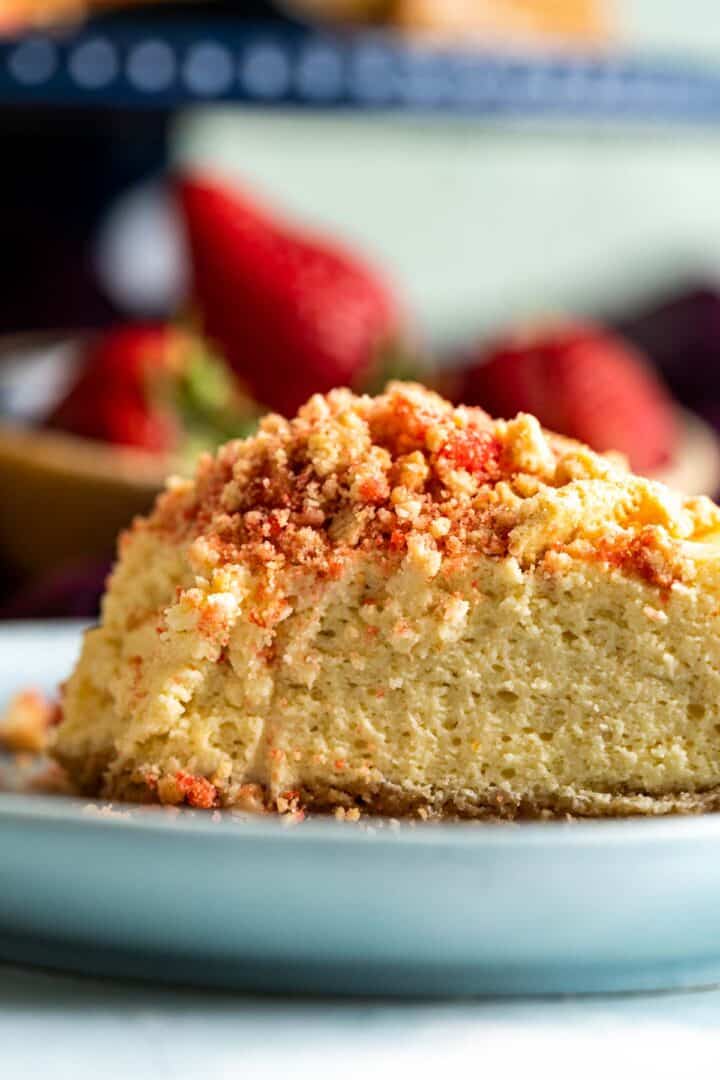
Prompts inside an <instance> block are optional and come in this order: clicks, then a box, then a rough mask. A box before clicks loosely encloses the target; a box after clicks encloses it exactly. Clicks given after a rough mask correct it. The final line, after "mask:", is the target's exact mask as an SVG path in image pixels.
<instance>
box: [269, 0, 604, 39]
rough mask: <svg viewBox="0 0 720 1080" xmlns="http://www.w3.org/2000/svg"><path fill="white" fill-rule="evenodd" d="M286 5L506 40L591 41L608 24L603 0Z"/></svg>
mask: <svg viewBox="0 0 720 1080" xmlns="http://www.w3.org/2000/svg"><path fill="white" fill-rule="evenodd" d="M288 6H289V7H292V8H293V9H294V10H295V11H298V12H300V13H301V14H303V15H307V16H309V17H311V18H326V19H348V20H356V21H367V20H377V19H383V20H385V21H388V22H391V23H396V24H398V25H400V26H402V27H404V28H406V29H409V30H424V31H434V32H438V33H449V34H451V35H452V34H460V33H463V34H464V33H467V32H470V33H473V34H478V35H480V36H483V37H489V38H493V39H499V40H507V41H511V42H512V41H514V40H516V39H519V40H527V39H528V38H530V39H532V38H538V37H539V38H551V39H552V38H555V39H559V40H571V41H577V40H578V39H580V40H582V41H584V42H587V41H596V40H600V39H602V38H604V37H605V35H606V33H607V30H608V25H609V20H608V11H607V8H608V5H607V3H606V0H292V2H289V3H288Z"/></svg>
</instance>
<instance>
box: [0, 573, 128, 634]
mask: <svg viewBox="0 0 720 1080" xmlns="http://www.w3.org/2000/svg"><path fill="white" fill-rule="evenodd" d="M110 566H111V563H110V560H104V559H103V560H92V561H84V562H82V563H74V564H73V565H72V566H66V567H63V568H62V569H60V570H55V571H53V572H52V573H51V574H48V575H47V576H46V577H43V578H40V579H37V580H35V581H33V582H31V583H29V584H26V585H24V586H23V587H21V588H19V589H18V590H17V591H16V592H15V593H14V594H13V595H12V596H11V597H10V600H9V601H7V602H6V603H4V604H3V605H2V607H0V619H55V618H63V617H78V618H79V617H88V618H92V617H93V616H95V615H97V613H98V611H99V610H100V597H101V596H102V593H103V591H104V588H105V579H106V578H107V575H108V573H109V571H110Z"/></svg>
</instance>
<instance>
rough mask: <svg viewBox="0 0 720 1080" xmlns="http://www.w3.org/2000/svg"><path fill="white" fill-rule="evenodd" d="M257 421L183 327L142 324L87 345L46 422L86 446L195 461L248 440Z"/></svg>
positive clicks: (231, 383)
mask: <svg viewBox="0 0 720 1080" xmlns="http://www.w3.org/2000/svg"><path fill="white" fill-rule="evenodd" d="M254 419H255V411H254V408H253V406H252V403H250V401H249V399H248V398H246V397H245V396H244V395H243V394H242V392H241V390H240V388H239V386H237V385H236V383H235V380H234V378H233V377H232V376H231V375H230V374H229V373H228V371H227V369H226V368H225V367H224V365H223V363H222V362H221V361H220V360H218V359H217V357H215V356H213V355H212V354H211V353H209V352H208V350H207V348H206V347H205V346H204V345H203V343H201V342H200V341H198V340H197V339H196V338H195V337H193V336H192V335H191V334H190V333H188V332H187V331H185V330H183V329H181V328H180V327H176V326H171V325H161V324H158V325H153V324H141V325H131V326H121V327H118V328H116V329H113V330H110V331H108V332H106V333H105V334H103V335H101V336H100V337H98V338H95V339H94V340H92V341H91V342H90V343H89V345H88V347H87V350H86V352H85V354H84V356H82V358H81V362H80V368H79V373H78V376H77V378H76V380H75V382H74V384H73V385H72V386H71V388H70V390H69V392H68V393H67V395H66V396H65V398H64V399H63V400H62V401H61V402H60V403H59V404H58V405H57V406H56V407H55V409H54V410H53V412H52V414H51V416H50V417H49V418H48V420H47V421H46V423H47V425H48V426H49V427H54V428H59V429H61V430H63V431H69V432H72V433H73V434H75V435H81V436H83V437H84V438H87V439H99V440H101V441H102V442H108V443H113V444H116V445H120V446H134V447H137V448H139V449H142V450H147V451H150V452H153V453H172V454H176V455H177V454H187V455H188V457H193V456H195V455H196V454H197V452H199V450H201V449H206V448H208V449H210V448H213V447H214V446H216V445H217V444H218V443H220V442H223V441H225V440H226V439H228V438H232V437H233V436H235V435H243V434H246V433H247V430H248V427H249V426H254Z"/></svg>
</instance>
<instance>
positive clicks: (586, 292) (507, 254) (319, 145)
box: [176, 110, 720, 340]
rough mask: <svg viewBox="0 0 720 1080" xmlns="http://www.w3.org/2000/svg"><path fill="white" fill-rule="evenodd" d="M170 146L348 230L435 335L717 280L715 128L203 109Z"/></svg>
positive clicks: (719, 192) (719, 138)
mask: <svg viewBox="0 0 720 1080" xmlns="http://www.w3.org/2000/svg"><path fill="white" fill-rule="evenodd" d="M176 153H177V156H178V158H179V159H181V160H185V161H194V162H200V163H203V164H204V165H206V166H207V165H210V166H211V167H212V168H214V169H217V170H220V171H223V172H226V173H228V174H229V175H232V176H237V177H239V178H244V179H245V181H246V182H247V183H248V184H252V185H254V186H255V187H256V188H257V189H258V190H259V191H260V192H262V193H265V195H266V196H267V197H268V198H275V199H277V202H278V204H279V205H280V206H286V207H287V208H288V209H289V210H295V211H297V212H298V213H299V214H301V215H303V216H305V217H306V218H308V219H311V220H313V221H317V222H319V223H322V224H324V225H327V226H328V227H329V228H330V229H337V231H338V232H339V233H340V234H342V235H344V236H345V237H347V238H349V239H350V240H351V241H355V242H357V244H358V245H359V246H360V247H361V248H363V249H364V250H365V251H367V252H368V253H369V254H371V255H374V256H375V257H376V258H377V259H378V261H379V262H380V264H381V265H383V264H384V265H386V266H387V267H388V269H389V271H390V272H391V273H393V274H394V275H395V277H396V279H397V280H398V281H399V282H400V283H401V284H402V285H403V286H404V288H405V292H406V294H407V295H408V297H409V300H410V302H411V305H412V307H413V309H414V310H415V311H417V312H418V313H419V314H420V316H421V319H422V321H423V323H424V324H425V325H426V326H427V327H428V329H429V331H430V333H431V335H432V336H433V337H435V338H436V339H443V340H454V339H456V338H459V337H462V336H463V335H465V334H466V333H468V332H471V331H473V330H475V329H476V328H477V329H482V328H484V327H487V326H489V325H493V324H496V323H498V322H503V321H505V320H506V319H508V318H511V317H515V316H517V315H531V314H535V313H542V312H547V311H548V310H550V311H552V310H557V309H568V308H569V309H571V310H577V311H583V310H587V311H589V312H601V311H602V309H603V308H604V307H612V306H613V305H615V304H617V303H620V302H622V301H623V300H625V299H626V298H627V297H629V296H643V295H645V294H648V293H651V292H652V291H653V289H655V287H656V286H658V285H663V284H665V283H672V282H674V281H677V280H680V279H681V278H682V277H683V276H684V275H687V274H690V273H692V272H693V271H696V270H702V269H706V270H707V271H709V272H711V273H713V274H715V273H717V274H718V278H719V279H720V132H718V134H713V133H710V132H699V131H695V132H688V131H680V130H678V131H676V132H673V133H667V132H661V131H656V132H650V131H646V132H641V131H638V130H628V131H625V132H624V133H617V132H616V133H613V132H611V131H609V130H605V131H600V130H597V129H596V130H595V132H594V133H588V132H587V131H586V132H582V131H575V132H573V131H570V130H564V131H563V130H556V131H555V132H545V133H539V132H528V131H525V132H523V131H522V130H521V129H516V130H515V131H509V130H507V129H505V128H497V129H493V128H492V127H488V126H483V125H479V124H477V123H474V122H448V121H447V120H439V119H438V120H437V122H428V121H427V120H426V121H420V120H416V121H412V120H401V119H383V120H381V119H377V118H375V119H365V118H359V117H357V116H353V117H347V118H339V117H334V118H333V117H329V116H312V117H309V116H308V115H307V114H297V115H288V114H285V115H282V116H279V115H277V114H273V115H272V116H270V115H264V114H262V113H248V112H241V111H234V110H228V111H225V112H223V111H216V110H211V111H207V112H198V113H194V114H188V115H187V116H186V117H184V119H183V120H182V121H181V122H180V123H179V126H178V129H177V133H176Z"/></svg>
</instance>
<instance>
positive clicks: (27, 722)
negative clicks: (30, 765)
mask: <svg viewBox="0 0 720 1080" xmlns="http://www.w3.org/2000/svg"><path fill="white" fill-rule="evenodd" d="M56 719H57V705H56V703H55V702H52V701H50V700H49V699H48V698H46V697H44V696H43V694H41V693H40V692H39V691H38V690H21V691H19V692H18V693H17V694H15V696H14V697H13V698H11V700H10V702H9V704H8V706H7V708H6V709H5V712H4V713H3V714H2V716H0V743H2V745H3V746H4V747H5V748H6V749H7V750H11V751H20V752H22V751H27V752H29V753H33V754H39V753H42V751H43V750H44V749H45V748H46V746H47V741H48V732H49V729H50V727H51V725H52V724H53V723H55V722H56Z"/></svg>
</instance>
